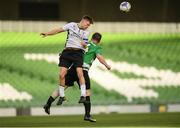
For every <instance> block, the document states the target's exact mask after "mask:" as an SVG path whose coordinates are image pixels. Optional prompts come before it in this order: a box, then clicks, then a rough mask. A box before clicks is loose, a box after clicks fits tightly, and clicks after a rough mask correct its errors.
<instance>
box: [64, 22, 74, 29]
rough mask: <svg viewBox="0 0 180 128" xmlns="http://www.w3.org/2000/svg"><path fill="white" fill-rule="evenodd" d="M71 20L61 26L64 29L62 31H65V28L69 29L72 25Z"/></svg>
mask: <svg viewBox="0 0 180 128" xmlns="http://www.w3.org/2000/svg"><path fill="white" fill-rule="evenodd" d="M73 24H74V23H73V22H71V23H68V24H65V25H64V26H63V27H62V29H63V30H64V31H67V30H69V29H70V28H71V27H72V26H73Z"/></svg>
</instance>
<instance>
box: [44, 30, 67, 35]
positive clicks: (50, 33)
mask: <svg viewBox="0 0 180 128" xmlns="http://www.w3.org/2000/svg"><path fill="white" fill-rule="evenodd" d="M63 31H64V30H63V29H62V28H58V29H53V30H51V31H49V32H44V33H41V35H43V36H50V35H55V34H58V33H61V32H63Z"/></svg>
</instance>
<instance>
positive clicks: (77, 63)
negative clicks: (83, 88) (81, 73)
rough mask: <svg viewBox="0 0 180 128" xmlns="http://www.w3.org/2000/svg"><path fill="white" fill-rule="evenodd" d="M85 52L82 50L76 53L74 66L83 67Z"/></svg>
mask: <svg viewBox="0 0 180 128" xmlns="http://www.w3.org/2000/svg"><path fill="white" fill-rule="evenodd" d="M83 55H84V53H83V51H82V50H78V51H75V52H74V55H73V56H74V59H73V64H74V66H75V67H76V68H77V67H82V65H83Z"/></svg>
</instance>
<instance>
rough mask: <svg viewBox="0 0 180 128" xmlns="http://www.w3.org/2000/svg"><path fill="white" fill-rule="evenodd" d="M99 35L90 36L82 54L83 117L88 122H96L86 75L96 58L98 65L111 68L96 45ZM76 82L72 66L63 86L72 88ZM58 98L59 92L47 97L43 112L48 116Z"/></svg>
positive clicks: (76, 78) (88, 80) (56, 91)
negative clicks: (92, 113)
mask: <svg viewBox="0 0 180 128" xmlns="http://www.w3.org/2000/svg"><path fill="white" fill-rule="evenodd" d="M101 37H102V36H101V34H100V33H97V32H96V33H94V34H93V35H92V38H91V41H90V42H89V44H88V45H87V46H88V47H87V49H88V50H87V52H86V53H85V54H84V63H83V74H84V78H85V83H86V102H85V103H83V104H84V107H85V115H84V120H85V121H90V122H96V120H95V119H93V118H92V116H91V115H90V111H91V100H90V95H91V90H90V88H91V86H90V78H89V75H88V71H89V69H90V67H91V65H92V63H93V61H94V60H95V59H96V58H97V59H98V60H99V62H100V63H102V64H103V65H104V66H105V67H106V68H107V69H108V70H110V69H111V66H110V65H108V64H107V62H106V61H105V59H104V57H103V56H102V48H101V47H100V46H99V45H98V44H99V43H100V40H101ZM75 81H76V82H77V83H78V85H80V84H79V80H78V77H77V74H76V70H75V67H74V66H73V65H72V66H71V67H70V68H69V70H68V73H67V75H66V76H65V84H66V88H68V87H70V86H73V85H74V82H75ZM58 96H59V91H58V90H55V91H54V92H53V93H52V95H51V96H50V97H49V99H48V101H47V103H46V105H44V110H45V112H46V113H47V114H50V107H51V104H52V102H53V101H54V100H55V99H56V98H57V97H58Z"/></svg>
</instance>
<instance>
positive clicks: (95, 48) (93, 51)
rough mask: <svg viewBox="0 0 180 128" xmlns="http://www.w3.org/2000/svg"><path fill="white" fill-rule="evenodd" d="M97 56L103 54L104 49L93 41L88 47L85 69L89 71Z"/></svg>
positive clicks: (85, 56)
mask: <svg viewBox="0 0 180 128" xmlns="http://www.w3.org/2000/svg"><path fill="white" fill-rule="evenodd" d="M97 54H102V48H101V47H100V46H99V45H96V44H95V43H93V42H92V41H91V42H89V44H88V45H87V52H86V53H85V54H84V63H83V69H84V70H87V71H88V70H89V68H90V67H91V65H92V63H93V61H94V60H95V59H96V55H97Z"/></svg>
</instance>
